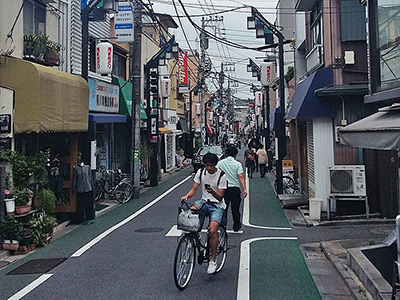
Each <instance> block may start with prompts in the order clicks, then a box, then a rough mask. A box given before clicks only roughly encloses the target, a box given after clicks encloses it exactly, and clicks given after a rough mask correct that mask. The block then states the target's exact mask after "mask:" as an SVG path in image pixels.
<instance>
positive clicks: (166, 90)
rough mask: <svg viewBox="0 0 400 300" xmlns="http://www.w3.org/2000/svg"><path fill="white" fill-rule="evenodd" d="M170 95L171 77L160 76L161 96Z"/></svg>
mask: <svg viewBox="0 0 400 300" xmlns="http://www.w3.org/2000/svg"><path fill="white" fill-rule="evenodd" d="M170 95H171V79H170V78H169V77H168V76H163V77H161V96H163V97H164V98H168V97H169V96H170Z"/></svg>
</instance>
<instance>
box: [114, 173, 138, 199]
mask: <svg viewBox="0 0 400 300" xmlns="http://www.w3.org/2000/svg"><path fill="white" fill-rule="evenodd" d="M133 192H134V189H133V184H132V183H131V182H130V180H129V179H122V180H121V182H120V183H118V185H117V186H116V187H115V191H114V195H115V199H117V201H118V202H120V203H125V202H128V201H129V200H130V199H131V198H132V196H133Z"/></svg>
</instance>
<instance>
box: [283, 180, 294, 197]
mask: <svg viewBox="0 0 400 300" xmlns="http://www.w3.org/2000/svg"><path fill="white" fill-rule="evenodd" d="M282 181H283V193H284V194H294V193H295V191H296V183H295V182H294V180H293V178H292V177H290V176H283V178H282Z"/></svg>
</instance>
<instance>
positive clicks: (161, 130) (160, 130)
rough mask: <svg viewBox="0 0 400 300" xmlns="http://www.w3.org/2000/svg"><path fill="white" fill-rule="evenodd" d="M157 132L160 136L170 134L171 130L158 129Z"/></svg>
mask: <svg viewBox="0 0 400 300" xmlns="http://www.w3.org/2000/svg"><path fill="white" fill-rule="evenodd" d="M158 132H159V133H160V134H166V133H171V132H172V130H171V129H168V128H165V127H160V128H158Z"/></svg>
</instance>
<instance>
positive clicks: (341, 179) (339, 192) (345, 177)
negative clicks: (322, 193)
mask: <svg viewBox="0 0 400 300" xmlns="http://www.w3.org/2000/svg"><path fill="white" fill-rule="evenodd" d="M329 192H330V195H331V196H335V197H359V196H362V197H363V196H366V195H367V189H366V186H365V166H364V165H336V166H332V167H329Z"/></svg>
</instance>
